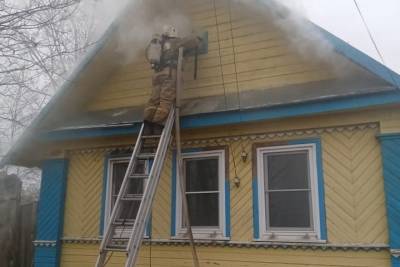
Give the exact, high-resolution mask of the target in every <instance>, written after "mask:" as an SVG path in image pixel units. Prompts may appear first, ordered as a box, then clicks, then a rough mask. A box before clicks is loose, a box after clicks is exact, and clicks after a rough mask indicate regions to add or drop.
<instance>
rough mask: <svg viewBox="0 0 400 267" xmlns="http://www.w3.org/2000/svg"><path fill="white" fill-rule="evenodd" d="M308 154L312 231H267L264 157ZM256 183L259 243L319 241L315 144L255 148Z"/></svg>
mask: <svg viewBox="0 0 400 267" xmlns="http://www.w3.org/2000/svg"><path fill="white" fill-rule="evenodd" d="M297 151H307V152H308V164H309V172H310V173H309V175H310V185H311V198H312V199H311V212H312V229H311V230H305V229H299V230H296V228H294V227H293V228H290V229H287V230H286V229H279V230H278V229H267V223H266V221H267V217H266V205H265V191H264V190H265V187H264V183H265V179H266V177H264V174H265V172H264V168H265V166H264V155H265V154H269V153H282V152H288V153H290V152H297ZM257 180H258V181H257V183H258V207H259V210H258V212H259V231H260V235H259V236H260V240H261V241H271V242H318V241H321V227H320V211H319V194H318V190H319V189H318V170H317V153H316V145H315V144H311V143H310V144H300V145H284V146H270V147H260V148H257Z"/></svg>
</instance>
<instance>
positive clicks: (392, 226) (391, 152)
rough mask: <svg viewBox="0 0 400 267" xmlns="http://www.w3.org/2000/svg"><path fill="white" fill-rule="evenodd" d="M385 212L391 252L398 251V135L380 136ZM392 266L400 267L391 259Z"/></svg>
mask: <svg viewBox="0 0 400 267" xmlns="http://www.w3.org/2000/svg"><path fill="white" fill-rule="evenodd" d="M379 139H380V143H381V150H382V163H383V177H384V186H385V198H386V212H387V220H388V225H389V244H390V249H391V250H399V249H400V165H399V162H400V134H388V135H381V136H380V137H379ZM392 266H396V267H397V266H398V267H400V259H399V258H398V257H394V256H393V257H392Z"/></svg>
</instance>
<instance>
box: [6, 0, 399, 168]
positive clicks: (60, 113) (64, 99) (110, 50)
mask: <svg viewBox="0 0 400 267" xmlns="http://www.w3.org/2000/svg"><path fill="white" fill-rule="evenodd" d="M269 3H272V2H269ZM125 12H126V11H125ZM124 16H125V15H124V14H122V15H121V16H120V18H119V20H117V21H116V22H114V23H113V24H112V25H111V26H110V27H109V28H108V30H107V31H106V32H105V33H104V35H103V37H102V38H101V39H100V41H99V42H98V43H97V44H96V45H95V47H93V48H92V49H91V51H90V52H89V53H88V54H87V55H86V56H85V58H84V59H83V60H82V61H81V63H80V64H79V65H78V66H77V67H76V68H75V69H74V72H73V73H72V74H71V75H70V78H69V79H67V81H66V82H65V83H64V84H63V86H62V87H61V88H60V89H59V90H58V92H57V93H56V95H55V96H54V97H53V98H52V99H51V100H50V102H49V103H48V104H47V105H46V106H45V108H44V109H43V110H42V111H41V112H40V114H39V115H38V116H37V118H36V119H35V120H34V121H33V122H32V124H31V125H30V126H29V127H28V128H27V129H26V130H25V132H24V133H23V134H22V136H21V137H20V138H19V140H18V141H17V142H16V143H15V144H14V145H13V147H12V148H11V149H10V151H9V152H8V153H7V155H6V156H5V157H4V158H3V159H2V161H1V162H0V167H1V166H4V165H5V164H20V165H28V166H31V165H35V164H37V162H36V161H35V159H33V158H32V156H31V155H35V154H36V153H37V151H38V150H37V148H38V147H40V146H41V145H42V144H43V142H47V141H49V140H53V141H54V140H62V139H63V138H61V139H60V138H57V134H58V133H68V131H73V132H77V131H81V130H83V129H86V130H88V129H89V130H90V129H103V128H107V129H108V130H107V131H108V133H109V132H111V135H116V134H120V133H121V132H118V133H117V132H112V131H109V130H110V129H111V128H121V127H122V128H124V127H125V128H124V129H128V128H129V131H127V132H126V133H127V134H132V133H134V132H135V129H136V128H137V126H135V122H137V121H140V120H141V108H140V107H135V108H125V109H121V110H110V111H99V112H87V113H82V112H79V114H78V110H79V108H76V107H79V106H82V105H84V103H85V101H84V99H87V98H90V97H91V96H92V95H93V94H94V92H93V91H90V90H86V89H87V88H90V87H95V86H96V85H98V84H100V83H101V82H102V81H104V80H105V79H107V77H108V76H109V73H111V72H112V70H113V68H114V67H115V66H116V63H115V62H118V58H116V56H117V55H115V53H114V49H115V47H116V46H117V44H116V42H115V35H116V32H117V29H118V26H119V24H120V21H121V18H123V17H124ZM306 23H308V24H309V25H310V26H311V27H312V28H313V29H315V30H317V31H318V32H320V33H321V35H322V36H323V37H324V38H325V39H326V40H327V41H328V42H329V43H330V44H331V45H332V46H333V48H334V50H335V51H336V52H337V53H339V54H341V55H343V56H344V57H345V58H347V59H349V60H351V61H352V62H353V63H355V64H357V65H358V66H360V67H361V68H360V69H361V71H359V72H365V73H367V75H366V76H365V75H364V76H363V77H364V78H365V77H367V78H368V77H370V79H361V80H362V81H361V82H360V80H359V81H358V82H354V81H355V80H353V81H352V82H353V84H352V83H346V85H347V87H341V86H340V84H338V83H336V82H332V83H330V84H329V81H326V82H318V83H310V84H304V85H303V86H304V90H299V91H298V92H299V95H297V96H295V95H292V94H287V93H285V90H283V91H282V90H280V91H279V93H278V94H275V95H274V94H270V95H268V99H269V102H268V103H265V102H263V103H257V100H258V99H260V94H263V93H265V92H263V91H261V92H250V93H246V94H243V95H242V96H241V97H242V99H243V100H244V101H247V102H248V104H247V105H244V106H243V105H242V106H239V107H233V108H230V109H227V108H226V107H225V108H223V107H222V106H221V103H222V101H226V99H225V100H219V98H218V97H213V98H208V99H206V98H204V99H195V100H191V101H186V103H185V106H186V108H184V110H183V111H184V115H185V117H184V118H183V120H182V123H183V126H184V127H202V126H211V125H213V123H210V120H211V119H212V118H214V119H215V121H216V122H218V121H220V123H223V122H224V121H221V120H218V119H217V118H220V117H221V116H225V115H229V116H233V117H235V115H234V113H232V112H234V111H235V110H239V111H238V112H237V113H240V114H241V116H242V115H243V114H250V113H251V114H256V113H257V114H259V112H261V113H262V114H264V115H263V116H261V115H260V114H259V115H257V116H253V117H248V119H249V120H257V119H265V118H272V117H273V116H272V117H271V116H269V115H268V116H265V114H266V113H265V111H266V110H269V111H271V110H274V109H276V110H278V109H282V108H284V109H285V108H289V109H290V108H292V107H295V105H299V104H301V105H303V104H304V103H310V104H312V105H313V104H315V103H317V102H318V103H320V102H326V103H329V102H330V101H332V99H337V100H338V101H343V98H348V99H354V97H355V96H356V95H360V96H361V95H363V97H364V98H368V97H370V96H373V98H374V99H377V101H364V102H362V103H363V105H359V104H357V103H356V101H348V102H346V103H347V104H346V105H342V106H340V105H339V106H340V107H342V108H343V109H348V108H360V107H363V106H368V105H379V104H388V103H392V102H393V101H397V102H400V93H398V92H397V90H396V89H398V88H399V84H400V75H398V74H397V73H395V72H394V71H392V70H390V69H389V68H387V67H386V66H384V65H382V64H381V63H379V62H377V61H376V60H374V59H373V58H371V57H369V56H368V55H366V54H364V53H363V52H361V51H359V50H358V49H356V48H354V47H352V46H351V45H349V44H348V43H346V42H344V41H343V40H341V39H340V38H338V37H336V36H334V35H333V34H331V33H329V32H327V31H326V30H324V29H322V28H321V27H319V26H317V25H315V24H313V23H311V22H309V21H307V22H306ZM111 56H112V58H113V60H110V58H111ZM365 73H364V74H365ZM93 77H96V79H93ZM376 77H378V79H377V78H376ZM324 83H325V84H324ZM349 86H350V87H349ZM313 88H318V89H321V88H325V89H326V90H327V92H326V94H323V95H320V93H321V91H320V90H319V91H318V93H317V91H313ZM332 88H336V89H335V92H336V94H335V95H332V94H329V91H330V89H332ZM341 88H342V89H344V90H342V91H340V90H341ZM284 89H288V88H284ZM300 89H301V88H300ZM287 92H290V91H287ZM398 94H399V96H398ZM300 95H301V97H299V96H300ZM378 95H379V96H382V97H377V96H378ZM388 95H391V97H390V99H388ZM282 97H284V98H285V100H286V101H285V102H284V103H283V102H282ZM288 98H289V99H288ZM290 99H291V100H290ZM380 100H381V102H379V101H380ZM389 100H390V101H389ZM300 102H301V103H300ZM397 102H396V103H397ZM70 103H74V107H73V108H71V106H70ZM204 103H207V105H204ZM282 105H283V106H282ZM185 106H184V107H185ZM210 107H211V108H210ZM335 110H336V108H335ZM319 111H320V112H324V111H327V109H321V110H319ZM65 114H68V115H65ZM115 114H119V115H115ZM203 114H204V115H203ZM287 114H290V116H295V115H301V114H306V113H304V112H303V113H302V112H300V111H297V113H293V112H292V113H287ZM77 115H78V116H77ZM213 116H214V117H213ZM61 117H62V118H63V119H62V122H60V118H61ZM77 118H78V119H77ZM242 118H243V117H242ZM205 119H206V121H207V122H205V121H204V120H205ZM196 120H199V121H203V122H204V123H197V122H196ZM241 120H242V119H241ZM239 121H240V120H237V119H234V118H232V120H225V122H230V123H237V122H239ZM214 125H215V124H214ZM135 127H136V128H135ZM107 131H106V132H107ZM44 132H46V134H44ZM47 133H49V134H47ZM52 134H53V135H52ZM61 135H62V134H61ZM39 136H40V138H38V137H39ZM43 136H44V137H45V138H43ZM52 136H53V137H52ZM54 136H56V138H54ZM67 136H68V134H67ZM71 136H73V135H71ZM93 136H96V135H92V136H91V137H93ZM47 137H48V139H46V138H47ZM87 137H89V136H87ZM38 158H40V155H38Z"/></svg>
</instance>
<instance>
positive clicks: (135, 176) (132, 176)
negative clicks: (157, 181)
mask: <svg viewBox="0 0 400 267" xmlns="http://www.w3.org/2000/svg"><path fill="white" fill-rule="evenodd" d="M129 178H131V179H147V178H149V175H148V174H136V173H135V174H131V175H129Z"/></svg>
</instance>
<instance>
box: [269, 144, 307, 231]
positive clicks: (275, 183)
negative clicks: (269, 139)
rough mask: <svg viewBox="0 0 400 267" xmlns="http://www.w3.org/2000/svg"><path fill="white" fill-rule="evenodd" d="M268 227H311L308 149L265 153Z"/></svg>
mask: <svg viewBox="0 0 400 267" xmlns="http://www.w3.org/2000/svg"><path fill="white" fill-rule="evenodd" d="M263 162H264V178H265V181H264V189H265V209H266V216H267V218H266V227H267V229H268V228H272V229H273V228H295V229H294V230H296V229H298V228H302V229H309V228H311V227H312V212H311V211H312V203H311V186H310V174H309V159H308V151H306V150H305V151H293V152H279V153H276V152H275V153H265V154H264V157H263Z"/></svg>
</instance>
